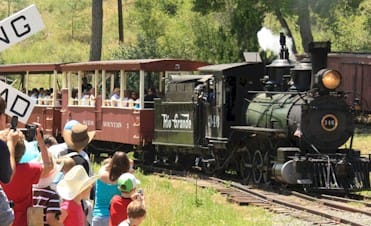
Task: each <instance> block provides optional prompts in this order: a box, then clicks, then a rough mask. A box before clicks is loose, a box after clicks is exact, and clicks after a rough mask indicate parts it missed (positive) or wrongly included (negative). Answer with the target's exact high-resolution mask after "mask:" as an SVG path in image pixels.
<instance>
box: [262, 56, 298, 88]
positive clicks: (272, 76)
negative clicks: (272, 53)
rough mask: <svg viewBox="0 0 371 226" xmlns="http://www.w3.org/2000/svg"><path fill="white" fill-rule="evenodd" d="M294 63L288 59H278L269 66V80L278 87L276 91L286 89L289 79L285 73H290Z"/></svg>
mask: <svg viewBox="0 0 371 226" xmlns="http://www.w3.org/2000/svg"><path fill="white" fill-rule="evenodd" d="M293 67H294V65H293V64H292V63H291V62H290V60H288V59H276V60H274V61H273V62H272V63H271V64H270V65H268V66H267V70H268V76H269V80H270V81H272V83H274V84H276V86H277V87H278V88H277V90H275V91H285V90H286V89H287V87H286V86H287V81H285V79H284V77H285V75H290V69H291V68H293Z"/></svg>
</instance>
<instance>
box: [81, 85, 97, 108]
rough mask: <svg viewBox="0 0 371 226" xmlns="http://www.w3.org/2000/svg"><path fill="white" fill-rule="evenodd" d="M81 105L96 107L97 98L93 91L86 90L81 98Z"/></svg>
mask: <svg viewBox="0 0 371 226" xmlns="http://www.w3.org/2000/svg"><path fill="white" fill-rule="evenodd" d="M81 105H84V106H90V105H91V106H94V105H95V97H94V94H93V89H90V90H86V91H85V92H84V95H83V96H82V98H81Z"/></svg>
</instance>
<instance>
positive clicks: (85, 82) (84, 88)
mask: <svg viewBox="0 0 371 226" xmlns="http://www.w3.org/2000/svg"><path fill="white" fill-rule="evenodd" d="M91 88H93V86H92V85H91V84H90V83H88V78H87V77H83V78H82V84H81V92H82V93H84V92H86V91H89V90H91Z"/></svg>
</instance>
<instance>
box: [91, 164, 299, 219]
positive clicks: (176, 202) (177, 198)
mask: <svg viewBox="0 0 371 226" xmlns="http://www.w3.org/2000/svg"><path fill="white" fill-rule="evenodd" d="M99 167H100V165H98V164H97V163H94V171H97V169H98V168H99ZM135 175H136V177H137V178H138V179H139V180H140V181H141V187H142V188H143V191H144V195H145V200H146V207H147V216H146V219H145V221H144V222H143V224H142V226H183V225H184V226H208V225H213V226H223V225H232V226H233V225H235V226H239V225H241V226H242V225H244V226H246V225H259V226H260V225H262V226H265V225H267V226H268V225H273V223H272V222H275V225H287V224H290V225H301V224H300V223H296V224H295V221H296V220H295V219H293V218H290V217H286V216H285V217H283V216H279V215H275V214H272V213H270V212H267V211H265V210H264V209H262V208H258V207H254V206H239V205H237V204H232V203H229V202H228V201H227V199H226V197H224V196H222V195H221V194H219V193H218V192H217V191H215V190H213V189H208V188H200V187H197V186H196V183H195V182H194V183H191V182H186V181H181V180H174V179H168V178H166V177H160V176H158V175H145V174H143V173H142V172H141V170H140V169H137V170H136V172H135ZM277 222H279V223H278V224H277Z"/></svg>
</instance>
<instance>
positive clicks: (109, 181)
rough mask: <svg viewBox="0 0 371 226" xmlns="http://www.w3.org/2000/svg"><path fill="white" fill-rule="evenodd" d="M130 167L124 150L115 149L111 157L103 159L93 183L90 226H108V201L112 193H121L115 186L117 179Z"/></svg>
mask: <svg viewBox="0 0 371 226" xmlns="http://www.w3.org/2000/svg"><path fill="white" fill-rule="evenodd" d="M130 167H131V164H130V160H129V158H128V156H127V155H126V153H125V152H121V151H116V152H115V153H114V154H113V156H112V158H108V159H105V160H104V162H103V166H102V167H101V168H100V169H99V172H98V177H99V178H98V180H97V182H96V185H95V199H94V200H95V202H94V208H93V219H92V226H108V224H109V216H110V213H109V205H110V201H111V199H112V197H113V196H114V195H120V193H121V192H120V190H119V189H118V187H117V179H118V178H119V177H120V176H121V175H122V174H123V173H126V172H129V171H130Z"/></svg>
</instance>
